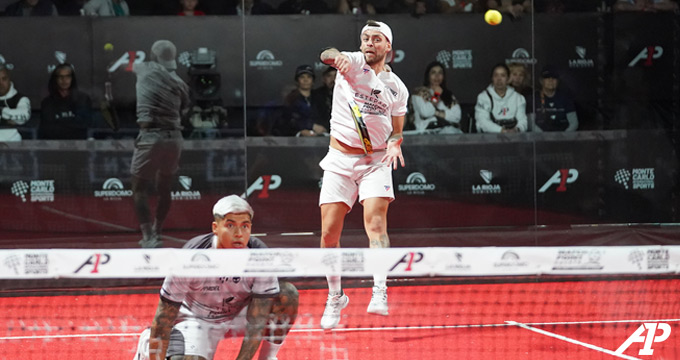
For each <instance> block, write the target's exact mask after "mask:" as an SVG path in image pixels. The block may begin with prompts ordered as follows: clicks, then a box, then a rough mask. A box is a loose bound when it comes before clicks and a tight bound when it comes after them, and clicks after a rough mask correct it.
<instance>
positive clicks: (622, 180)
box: [614, 169, 630, 190]
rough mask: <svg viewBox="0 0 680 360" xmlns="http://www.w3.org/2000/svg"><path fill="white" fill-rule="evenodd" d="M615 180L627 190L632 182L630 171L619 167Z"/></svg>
mask: <svg viewBox="0 0 680 360" xmlns="http://www.w3.org/2000/svg"><path fill="white" fill-rule="evenodd" d="M614 181H616V182H617V183H619V184H621V185H623V187H624V188H626V190H628V182H630V171H628V170H626V169H619V171H617V172H616V174H614Z"/></svg>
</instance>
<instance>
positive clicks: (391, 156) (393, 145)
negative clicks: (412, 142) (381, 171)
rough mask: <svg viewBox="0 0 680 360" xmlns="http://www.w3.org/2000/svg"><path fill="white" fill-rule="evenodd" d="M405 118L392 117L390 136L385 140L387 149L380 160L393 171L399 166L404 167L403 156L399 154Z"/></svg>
mask: <svg viewBox="0 0 680 360" xmlns="http://www.w3.org/2000/svg"><path fill="white" fill-rule="evenodd" d="M404 120H405V116H392V128H393V129H394V130H393V131H392V135H391V136H390V138H389V139H387V149H386V151H385V156H383V158H382V162H386V163H387V164H388V165H389V166H391V167H392V168H393V169H394V170H397V166H398V165H399V164H401V167H405V166H406V163H405V162H404V155H402V153H401V143H402V141H404V137H403V133H402V129H403V128H404Z"/></svg>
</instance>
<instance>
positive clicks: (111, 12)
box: [83, 0, 130, 16]
mask: <svg viewBox="0 0 680 360" xmlns="http://www.w3.org/2000/svg"><path fill="white" fill-rule="evenodd" d="M83 15H91V16H129V15H130V8H129V7H128V4H127V3H126V2H125V0H89V1H88V2H87V3H85V5H83Z"/></svg>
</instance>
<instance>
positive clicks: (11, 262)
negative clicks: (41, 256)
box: [4, 255, 21, 275]
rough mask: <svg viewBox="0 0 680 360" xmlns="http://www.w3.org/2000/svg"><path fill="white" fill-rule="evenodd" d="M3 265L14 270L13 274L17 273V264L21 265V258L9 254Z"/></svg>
mask: <svg viewBox="0 0 680 360" xmlns="http://www.w3.org/2000/svg"><path fill="white" fill-rule="evenodd" d="M4 263H5V266H6V267H8V268H10V269H12V270H14V275H19V266H20V265H21V260H19V258H18V257H17V256H15V255H10V256H9V257H8V258H6V259H5V261H4Z"/></svg>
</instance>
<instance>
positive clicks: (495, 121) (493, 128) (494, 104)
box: [475, 64, 527, 133]
mask: <svg viewBox="0 0 680 360" xmlns="http://www.w3.org/2000/svg"><path fill="white" fill-rule="evenodd" d="M509 74H510V70H509V69H508V67H507V66H506V65H505V64H497V65H495V66H494V67H493V71H492V73H491V85H489V86H488V87H487V88H486V89H484V91H482V92H481V93H479V95H477V104H476V105H475V122H476V127H477V131H479V132H485V133H515V132H524V131H527V115H526V100H525V99H524V96H522V95H521V94H519V93H518V92H516V91H515V89H513V88H512V87H509V86H508V79H509Z"/></svg>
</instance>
